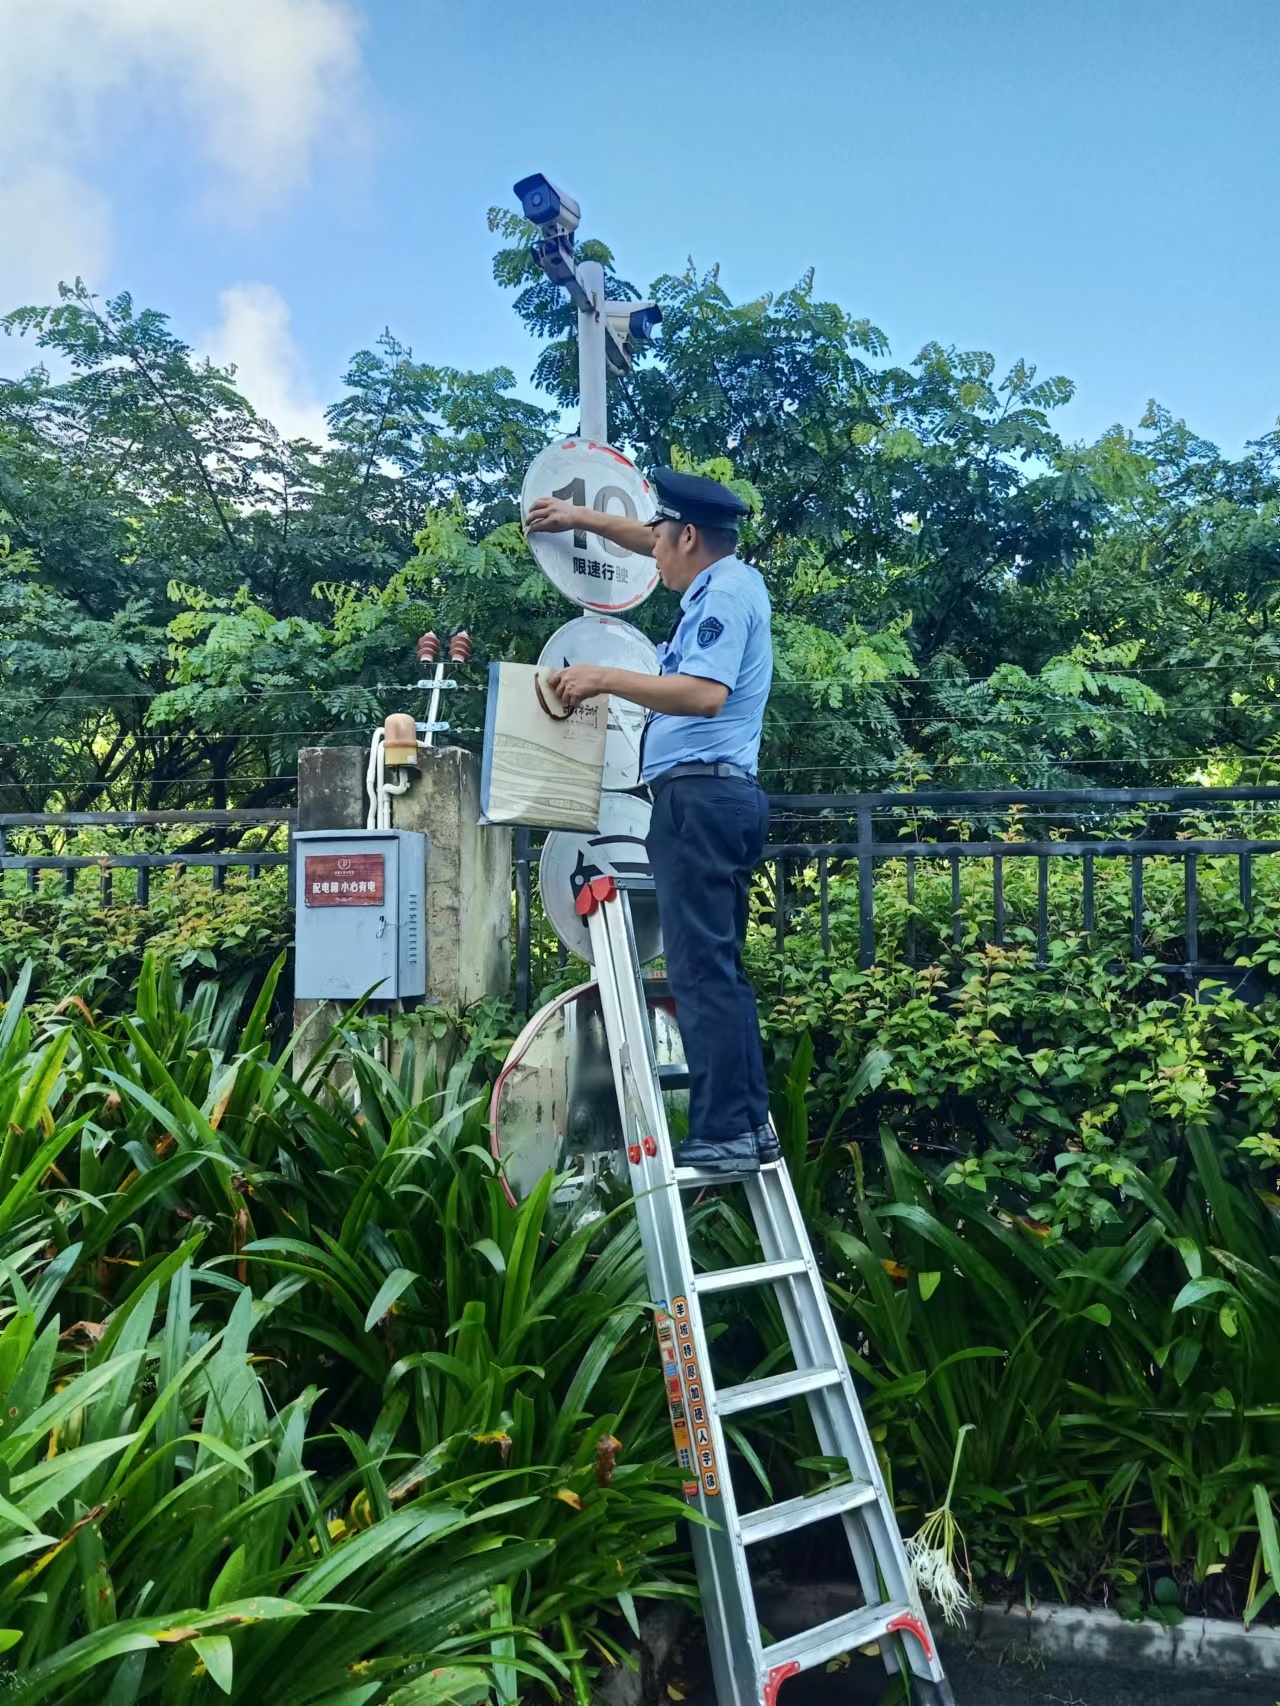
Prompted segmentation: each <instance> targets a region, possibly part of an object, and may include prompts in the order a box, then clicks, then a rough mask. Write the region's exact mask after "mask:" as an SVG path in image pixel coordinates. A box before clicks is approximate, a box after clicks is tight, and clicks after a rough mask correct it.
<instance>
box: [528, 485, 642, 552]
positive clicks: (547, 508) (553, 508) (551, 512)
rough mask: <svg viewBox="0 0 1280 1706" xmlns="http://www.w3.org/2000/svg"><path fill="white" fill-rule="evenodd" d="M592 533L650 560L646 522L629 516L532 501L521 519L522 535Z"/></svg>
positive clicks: (560, 501) (559, 500) (545, 500)
mask: <svg viewBox="0 0 1280 1706" xmlns="http://www.w3.org/2000/svg"><path fill="white" fill-rule="evenodd" d="M570 528H572V529H573V531H574V532H575V533H594V534H595V535H596V536H597V537H598V538H600V539H604V540H608V541H609V543H610V544H613V545H619V546H621V548H622V549H623V550H624V551H632V552H634V553H635V555H636V556H638V557H652V555H653V533H652V531H651V530H650V528H649V525H648V523H647V522H644V521H637V520H636V518H635V517H634V516H632V515H615V514H614V512H613V511H612V510H603V509H584V508H583V507H582V505H581V504H571V503H566V502H565V500H564V499H563V498H536V499H535V500H534V502H533V503H531V504H530V505H529V513H528V515H526V516H525V518H524V530H525V533H526V535H527V534H530V533H568V532H569V530H570Z"/></svg>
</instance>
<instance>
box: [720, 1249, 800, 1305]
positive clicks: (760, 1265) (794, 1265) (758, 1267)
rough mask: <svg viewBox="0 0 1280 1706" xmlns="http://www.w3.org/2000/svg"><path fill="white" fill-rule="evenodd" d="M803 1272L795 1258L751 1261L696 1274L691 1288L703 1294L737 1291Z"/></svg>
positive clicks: (788, 1277)
mask: <svg viewBox="0 0 1280 1706" xmlns="http://www.w3.org/2000/svg"><path fill="white" fill-rule="evenodd" d="M804 1272H805V1264H804V1263H803V1262H802V1261H800V1260H799V1258H797V1259H796V1260H794V1261H785V1262H752V1263H750V1264H749V1265H748V1266H746V1267H742V1268H720V1269H719V1270H718V1271H717V1272H716V1273H713V1274H698V1275H697V1276H696V1278H695V1279H694V1282H693V1289H694V1290H695V1291H696V1292H698V1293H699V1294H700V1295H703V1296H705V1295H706V1294H707V1293H708V1292H712V1291H737V1290H738V1288H739V1287H740V1286H744V1285H767V1284H768V1283H769V1281H770V1280H780V1279H790V1278H791V1276H792V1275H793V1274H802V1273H804Z"/></svg>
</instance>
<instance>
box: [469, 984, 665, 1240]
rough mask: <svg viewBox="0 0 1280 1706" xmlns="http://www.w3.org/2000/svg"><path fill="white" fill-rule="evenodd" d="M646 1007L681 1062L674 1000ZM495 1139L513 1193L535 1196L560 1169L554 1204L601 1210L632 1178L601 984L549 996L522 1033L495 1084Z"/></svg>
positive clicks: (655, 1035)
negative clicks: (614, 1186)
mask: <svg viewBox="0 0 1280 1706" xmlns="http://www.w3.org/2000/svg"><path fill="white" fill-rule="evenodd" d="M648 1005H649V1026H650V1036H651V1037H652V1039H653V1052H654V1058H655V1060H656V1061H657V1062H658V1063H659V1065H663V1066H666V1065H671V1066H682V1065H683V1064H684V1049H683V1046H682V1044H681V1041H680V1032H679V1030H678V1029H677V1026H676V1022H675V1017H674V1015H673V1013H672V1012H671V1010H670V1004H669V1002H667V1001H664V1000H661V999H659V998H654V997H651V998H650V999H649V1004H648ZM673 1094H674V1096H675V1099H676V1105H677V1106H680V1105H687V1100H688V1096H687V1092H684V1091H675V1092H674V1093H673ZM489 1137H490V1147H491V1148H492V1150H493V1154H494V1157H495V1159H497V1160H498V1161H499V1162H500V1163H501V1165H502V1178H503V1181H504V1183H505V1185H506V1188H507V1191H508V1193H509V1194H510V1195H511V1196H512V1197H514V1198H519V1197H527V1196H528V1195H529V1194H530V1192H531V1191H532V1190H533V1188H534V1186H535V1185H536V1184H537V1183H538V1181H539V1179H541V1178H542V1177H543V1176H544V1174H546V1173H547V1172H549V1171H555V1172H557V1173H560V1174H562V1175H564V1177H563V1178H562V1179H561V1182H560V1185H559V1188H558V1190H557V1192H556V1195H555V1197H554V1198H553V1202H554V1203H555V1204H556V1206H557V1207H558V1208H564V1209H569V1210H570V1211H571V1212H572V1214H573V1216H574V1218H578V1217H580V1216H582V1215H584V1214H585V1213H588V1212H598V1211H599V1207H600V1206H601V1202H602V1198H603V1197H604V1196H605V1195H606V1194H607V1192H608V1189H609V1185H610V1183H616V1184H622V1183H623V1182H624V1180H625V1176H626V1162H625V1160H624V1159H623V1148H622V1143H623V1140H622V1121H621V1119H620V1118H619V1115H618V1093H617V1090H616V1088H615V1086H614V1080H613V1066H612V1063H611V1061H610V1057H609V1039H608V1037H607V1036H606V1034H605V1028H604V1016H603V1014H602V1012H601V1009H600V991H599V988H598V986H597V985H596V984H594V983H584V984H581V985H579V987H578V988H577V989H571V990H568V991H567V992H566V993H565V994H563V995H561V996H559V997H557V999H556V1000H554V1001H551V1002H549V1003H548V1004H547V1006H545V1007H543V1008H541V1009H540V1010H539V1011H538V1012H537V1013H535V1014H534V1015H533V1017H532V1018H531V1019H530V1020H529V1022H528V1024H527V1025H526V1026H525V1027H524V1029H523V1030H522V1031H521V1033H520V1035H519V1036H518V1037H517V1038H516V1040H515V1043H514V1044H513V1045H512V1048H511V1052H510V1053H509V1054H508V1056H507V1058H506V1061H505V1062H504V1064H503V1068H502V1071H501V1072H500V1073H499V1074H498V1078H497V1082H496V1083H495V1084H494V1087H493V1094H492V1096H491V1098H490V1102H489Z"/></svg>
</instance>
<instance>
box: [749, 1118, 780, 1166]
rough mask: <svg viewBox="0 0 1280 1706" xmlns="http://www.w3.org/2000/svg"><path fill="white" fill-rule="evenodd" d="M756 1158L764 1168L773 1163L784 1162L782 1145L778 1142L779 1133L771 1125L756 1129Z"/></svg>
mask: <svg viewBox="0 0 1280 1706" xmlns="http://www.w3.org/2000/svg"><path fill="white" fill-rule="evenodd" d="M755 1137H756V1158H757V1160H758V1161H759V1162H760V1165H761V1166H762V1167H765V1166H767V1165H768V1164H769V1163H770V1162H771V1161H781V1160H782V1145H781V1144H780V1143H779V1142H778V1138H777V1133H776V1132H775V1131H774V1129H773V1127H772V1126H771V1125H762V1126H757V1127H756V1134H755Z"/></svg>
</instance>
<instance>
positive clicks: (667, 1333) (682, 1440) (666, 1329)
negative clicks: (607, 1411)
mask: <svg viewBox="0 0 1280 1706" xmlns="http://www.w3.org/2000/svg"><path fill="white" fill-rule="evenodd" d="M653 1323H654V1326H655V1327H656V1328H657V1330H658V1349H659V1351H660V1352H661V1355H662V1375H663V1379H664V1380H665V1381H666V1385H667V1409H668V1411H669V1413H670V1416H671V1434H672V1438H673V1439H674V1440H675V1446H676V1462H677V1463H678V1464H679V1465H680V1467H681V1469H686V1470H688V1469H693V1468H694V1467H695V1465H694V1458H693V1442H692V1440H691V1439H690V1438H689V1423H688V1421H687V1419H686V1417H685V1411H684V1388H683V1385H682V1384H681V1380H680V1364H679V1362H678V1360H677V1358H676V1340H675V1330H674V1325H673V1323H672V1320H671V1317H670V1315H668V1314H667V1312H666V1310H665V1309H655V1310H654V1312H653ZM689 1486H690V1483H689V1482H688V1481H686V1482H685V1484H684V1493H685V1497H686V1498H688V1497H689V1496H690V1493H689ZM692 1486H693V1491H694V1492H695V1493H696V1492H697V1490H698V1483H697V1482H696V1481H694V1482H693V1483H692Z"/></svg>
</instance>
